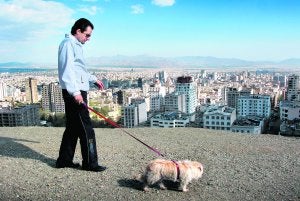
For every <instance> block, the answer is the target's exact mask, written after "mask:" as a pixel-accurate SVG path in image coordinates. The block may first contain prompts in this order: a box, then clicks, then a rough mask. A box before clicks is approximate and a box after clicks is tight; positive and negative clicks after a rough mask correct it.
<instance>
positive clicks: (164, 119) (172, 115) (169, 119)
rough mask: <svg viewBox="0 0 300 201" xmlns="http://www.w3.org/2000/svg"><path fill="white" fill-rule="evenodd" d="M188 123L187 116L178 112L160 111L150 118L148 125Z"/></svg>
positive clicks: (162, 126)
mask: <svg viewBox="0 0 300 201" xmlns="http://www.w3.org/2000/svg"><path fill="white" fill-rule="evenodd" d="M189 123H190V119H189V117H188V116H184V115H182V114H181V113H178V112H166V113H161V114H157V115H155V116H153V117H152V118H151V119H150V126H151V127H157V128H175V127H187V126H188V125H189Z"/></svg>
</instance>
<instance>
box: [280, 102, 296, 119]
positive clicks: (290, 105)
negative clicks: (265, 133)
mask: <svg viewBox="0 0 300 201" xmlns="http://www.w3.org/2000/svg"><path fill="white" fill-rule="evenodd" d="M279 109H280V120H281V121H287V120H294V119H300V101H287V100H286V101H280V104H279Z"/></svg>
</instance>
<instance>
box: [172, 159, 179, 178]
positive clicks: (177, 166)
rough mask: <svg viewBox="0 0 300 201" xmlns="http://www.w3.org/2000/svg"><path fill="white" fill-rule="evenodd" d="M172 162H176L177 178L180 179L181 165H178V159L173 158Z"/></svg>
mask: <svg viewBox="0 0 300 201" xmlns="http://www.w3.org/2000/svg"><path fill="white" fill-rule="evenodd" d="M172 162H173V163H175V165H176V170H177V180H179V176H180V169H179V165H178V163H177V161H174V160H172Z"/></svg>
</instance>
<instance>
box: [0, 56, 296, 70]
mask: <svg viewBox="0 0 300 201" xmlns="http://www.w3.org/2000/svg"><path fill="white" fill-rule="evenodd" d="M86 61H87V64H88V66H91V67H99V66H106V67H109V66H111V67H157V68H178V67H182V68H188V67H193V68H198V67H211V68H223V67H260V68H264V67H271V68H272V67H273V68H300V58H290V59H286V60H282V61H277V62H275V61H249V60H242V59H236V58H217V57H203V56H182V57H155V56H147V55H138V56H124V55H117V56H101V57H90V58H87V59H86ZM41 65H42V66H43V67H45V66H46V65H45V64H35V63H21V62H6V63H0V68H8V67H11V68H13V67H18V68H23V67H24V68H28V67H37V66H41ZM55 66H56V64H52V65H49V67H55Z"/></svg>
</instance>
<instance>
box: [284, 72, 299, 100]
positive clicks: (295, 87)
mask: <svg viewBox="0 0 300 201" xmlns="http://www.w3.org/2000/svg"><path fill="white" fill-rule="evenodd" d="M286 97H287V100H289V101H300V77H299V75H290V76H288V84H287V96H286Z"/></svg>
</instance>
